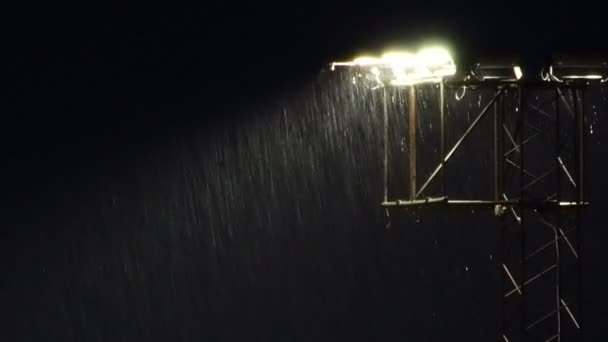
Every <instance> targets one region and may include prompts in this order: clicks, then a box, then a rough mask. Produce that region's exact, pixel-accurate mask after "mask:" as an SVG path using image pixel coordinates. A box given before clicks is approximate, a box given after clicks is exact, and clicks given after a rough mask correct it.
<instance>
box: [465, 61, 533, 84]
mask: <svg viewBox="0 0 608 342" xmlns="http://www.w3.org/2000/svg"><path fill="white" fill-rule="evenodd" d="M472 74H473V76H474V77H475V78H476V79H478V80H479V81H491V80H494V81H503V82H515V81H518V80H519V79H521V78H522V76H523V72H522V69H521V67H520V66H519V65H518V64H517V63H496V62H494V63H492V62H490V63H477V64H475V66H474V68H473V70H472Z"/></svg>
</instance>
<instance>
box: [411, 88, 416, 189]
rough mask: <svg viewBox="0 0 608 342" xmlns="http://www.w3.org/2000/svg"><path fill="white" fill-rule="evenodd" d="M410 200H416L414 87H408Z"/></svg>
mask: <svg viewBox="0 0 608 342" xmlns="http://www.w3.org/2000/svg"><path fill="white" fill-rule="evenodd" d="M409 157H410V199H411V200H415V199H416V87H415V86H413V85H412V86H410V97H409Z"/></svg>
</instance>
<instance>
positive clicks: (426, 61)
mask: <svg viewBox="0 0 608 342" xmlns="http://www.w3.org/2000/svg"><path fill="white" fill-rule="evenodd" d="M336 66H346V67H356V68H359V69H360V70H362V72H363V73H364V74H365V75H366V78H367V79H368V80H372V81H375V82H377V83H378V85H382V86H383V85H385V84H390V85H393V86H409V85H415V84H420V83H439V82H441V81H442V80H443V79H444V78H446V77H449V76H452V75H454V74H455V73H456V65H455V63H454V60H453V59H452V56H451V55H450V53H449V52H448V51H447V50H446V49H443V48H439V47H436V48H426V49H421V50H419V51H418V52H417V53H415V54H414V53H410V52H408V51H389V52H386V53H384V54H383V55H382V56H380V57H367V56H366V57H359V58H356V59H354V60H353V61H351V62H334V63H332V64H331V69H332V70H334V69H335V67H336Z"/></svg>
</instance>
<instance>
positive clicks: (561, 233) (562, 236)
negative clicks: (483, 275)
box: [376, 69, 590, 342]
mask: <svg viewBox="0 0 608 342" xmlns="http://www.w3.org/2000/svg"><path fill="white" fill-rule="evenodd" d="M519 71H520V72H521V69H520V70H519ZM516 72H517V71H516ZM437 83H438V84H439V92H440V94H439V95H440V96H439V99H440V104H439V108H440V120H441V127H440V136H441V137H440V138H441V143H440V155H441V159H440V161H439V163H438V165H437V167H436V168H435V169H434V170H433V171H432V172H431V173H430V175H428V177H427V178H426V180H425V181H424V183H422V185H421V186H420V188H418V187H417V185H418V182H417V168H416V124H415V123H416V115H417V109H416V102H417V101H416V86H415V85H411V86H409V87H406V88H407V89H408V91H409V101H408V122H409V124H408V126H409V129H408V137H409V141H408V143H409V149H408V150H409V152H408V159H409V160H408V164H409V180H408V184H409V198H407V199H394V200H391V199H389V195H388V175H389V172H388V171H389V152H388V149H389V148H388V145H389V138H388V135H389V134H388V127H389V125H388V106H387V90H386V87H382V88H383V89H382V91H383V94H384V96H383V100H384V106H383V111H384V113H383V129H384V131H383V133H384V176H383V177H384V198H383V201H382V206H383V207H384V208H386V210H387V215H388V210H389V209H396V208H416V207H422V206H430V205H431V206H461V207H482V208H488V209H492V208H493V209H494V213H495V215H496V217H497V218H498V219H499V222H500V238H499V240H500V245H501V247H500V253H499V254H500V258H499V265H498V268H499V272H500V274H501V276H502V286H501V289H502V293H503V296H502V306H501V317H502V318H501V329H500V333H499V336H497V337H498V338H499V340H501V341H505V342H514V341H529V340H534V341H536V340H538V341H545V342H549V341H560V340H561V338H562V335H563V332H564V331H566V329H568V328H569V329H570V332H571V333H572V331H574V332H573V334H574V336H575V338H582V328H581V321H582V298H581V297H582V296H581V289H582V274H581V273H582V269H581V267H582V257H581V229H582V209H583V208H585V207H586V206H588V205H589V203H588V202H587V201H586V196H585V190H584V183H585V182H584V175H585V172H584V171H585V169H584V160H585V158H584V155H585V143H584V142H585V129H584V120H585V108H584V93H585V89H586V88H587V86H588V85H589V84H590V81H589V79H588V78H580V79H559V80H557V79H545V80H544V81H540V80H539V81H534V80H526V79H521V75H518V76H517V77H515V78H514V79H481V80H480V79H473V78H471V77H469V78H467V79H465V80H464V81H455V80H447V79H441V80H439V82H437ZM377 88H378V87H376V89H377ZM446 89H452V90H460V89H464V90H469V91H475V90H478V89H479V90H481V89H486V90H488V89H489V90H493V92H494V95H493V97H492V98H491V99H490V101H488V102H487V103H486V105H485V106H484V107H483V109H482V110H481V111H480V112H479V114H478V115H477V116H476V117H475V119H474V120H473V121H472V123H471V124H470V125H469V126H468V128H467V129H466V130H465V131H464V132H463V133H462V134H461V135H460V137H459V138H458V139H457V140H456V142H455V143H454V145H452V146H451V148H450V149H449V150H447V148H446V147H447V146H446V143H447V141H446V131H447V127H446V118H445V110H446V103H445V92H446ZM538 89H543V90H545V91H547V90H548V91H552V92H553V94H554V96H553V98H552V100H551V101H550V105H552V106H553V113H547V112H546V111H543V110H541V109H540V108H536V107H534V106H533V105H531V104H528V103H527V102H526V95H527V94H528V93H529V92H533V91H535V90H538ZM565 93H569V94H571V95H572V96H571V98H572V101H571V102H573V103H570V102H569V101H568V100H567V99H566V95H565ZM507 94H509V95H513V94H516V96H517V99H518V100H517V101H518V103H517V106H516V108H517V109H516V112H512V113H507V112H506V111H505V105H504V103H505V101H507V96H506V95H507ZM563 107H565V108H567V112H568V113H569V114H570V118H571V119H572V120H573V122H572V125H573V127H574V131H573V132H571V133H573V137H574V139H566V138H565V137H564V134H563V132H562V130H563V129H562V128H561V127H560V126H561V125H563V123H562V122H561V121H562V120H563V118H562V116H563V115H564V114H563V113H560V112H561V111H560V109H562V108H563ZM530 111H531V112H533V113H537V114H542V115H546V116H548V117H549V119H551V118H552V119H551V120H552V121H553V125H552V126H549V127H544V128H539V127H534V126H533V125H531V124H530V122H528V119H527V116H528V115H529V113H528V112H530ZM492 112H493V115H494V133H493V136H494V138H493V140H494V194H493V198H487V199H476V200H470V199H452V198H450V197H449V196H448V195H447V184H446V164H447V163H448V162H449V160H450V158H451V157H452V156H453V155H454V153H455V152H456V151H457V150H458V149H459V147H460V146H461V145H462V144H463V142H465V140H467V138H468V137H469V136H470V135H471V132H472V131H474V130H475V129H476V127H478V125H479V123H480V122H481V121H482V120H483V119H484V118H485V117H487V116H490V113H492ZM509 114H511V115H512V116H513V117H517V124H516V127H514V129H512V128H510V127H507V125H506V124H505V116H506V115H509ZM526 127H531V128H532V130H533V131H534V132H533V133H531V134H526ZM551 130H552V132H551ZM541 133H549V134H553V136H554V139H555V144H554V146H553V147H554V151H553V153H554V156H553V159H554V162H553V164H551V165H548V166H547V171H546V172H543V173H542V174H540V175H539V176H536V175H533V174H532V173H531V172H530V171H529V170H528V169H527V167H526V165H525V160H526V158H529V157H526V154H525V150H526V148H525V147H526V145H529V144H531V143H533V141H534V139H535V137H537V136H538V135H540V134H541ZM507 137H508V139H507ZM507 141H508V142H509V143H510V144H511V145H513V146H511V147H510V148H509V149H507ZM567 145H570V146H571V147H572V149H573V150H574V158H573V159H574V161H573V162H572V164H573V165H568V166H567V165H565V163H564V161H563V160H562V158H561V154H562V153H563V151H564V150H565V148H566V146H567ZM513 154H517V155H518V156H519V161H518V162H514V161H513V160H512V159H511V158H510V156H512V155H513ZM507 168H513V169H515V170H517V171H518V172H517V173H518V178H519V186H518V189H516V191H515V192H518V193H515V194H507V189H506V188H505V184H506V174H507V173H506V172H505V171H506V169H507ZM570 170H574V175H572V173H571V172H570ZM551 175H553V177H555V179H556V183H555V188H554V192H553V193H551V194H547V196H546V197H545V198H542V199H535V198H530V197H529V196H528V192H529V189H530V188H531V187H533V186H534V185H535V184H536V183H538V182H540V181H542V180H547V179H548V178H549V177H550V176H551ZM530 177H532V179H531V180H528V181H526V178H530ZM437 178H439V179H440V182H441V186H440V188H441V190H440V192H441V193H440V195H438V196H425V190H427V188H428V186H429V184H431V182H433V181H434V180H435V179H437ZM564 179H566V180H567V182H568V183H569V184H571V186H572V187H573V188H574V189H575V195H574V197H573V198H566V196H565V195H564V191H563V189H562V183H563V180H564ZM546 213H550V214H551V216H552V217H547V215H546ZM572 216H573V217H574V219H573V221H572V220H571V222H570V226H569V227H566V226H565V224H566V223H565V222H566V221H568V220H567V219H566V218H570V219H572ZM535 224H536V226H542V227H545V228H549V229H548V230H547V229H545V231H547V232H548V236H547V237H546V241H547V243H545V244H543V245H541V246H535V247H536V249H534V250H530V247H529V246H527V244H528V239H529V238H528V237H527V232H528V230H529V229H535V228H538V227H535ZM513 246H518V248H519V253H518V255H517V256H516V257H515V259H513V258H511V259H512V260H509V257H508V255H507V254H508V253H507V252H508V251H509V250H510V249H512V248H513ZM552 247H553V248H552ZM564 247H567V248H566V252H565V253H564V251H562V249H564ZM549 250H553V251H554V254H553V257H550V258H551V259H552V264H551V265H549V266H548V267H545V268H543V269H541V270H536V271H533V272H529V270H528V269H527V266H528V265H529V263H530V262H531V261H532V260H533V259H534V258H535V257H537V256H538V255H540V254H542V253H545V251H549ZM568 258H570V259H572V258H574V263H575V265H576V267H575V269H574V271H573V272H571V273H572V274H566V270H567V268H566V267H565V265H566V262H567V259H568ZM571 271H572V270H571ZM549 275H552V277H554V279H555V282H554V283H553V285H552V286H551V287H553V290H554V291H555V292H554V293H553V295H552V296H554V297H553V300H554V302H553V304H552V305H550V306H549V307H547V308H545V309H546V313H545V314H544V315H541V316H540V317H529V316H530V314H529V312H530V311H531V310H530V306H531V304H530V303H529V302H528V301H527V297H528V296H530V295H532V296H544V295H547V292H546V291H543V289H544V288H543V289H541V292H538V290H537V293H534V291H533V290H531V289H530V288H531V285H532V284H534V283H537V282H539V279H542V278H543V277H547V276H549ZM566 282H570V283H575V285H574V287H575V288H576V289H577V290H576V291H574V293H569V294H566V293H565V292H566V289H568V288H572V286H569V287H564V286H563V285H564V284H565V283H566ZM528 292H532V294H530V293H528ZM549 293H551V292H549ZM514 298H519V301H516V303H515V304H513V301H514ZM514 315H515V316H516V317H517V319H515V320H514V319H513V316H514ZM562 316H563V317H568V319H562ZM550 318H554V320H553V322H554V324H553V325H550V326H549V327H548V328H547V327H545V330H543V331H542V333H547V331H549V332H551V333H550V334H549V335H548V336H547V335H546V336H538V335H535V334H537V333H538V331H537V332H535V331H534V329H538V328H537V327H539V326H540V325H542V324H547V322H550V321H551V320H550ZM547 329H548V330H547Z"/></svg>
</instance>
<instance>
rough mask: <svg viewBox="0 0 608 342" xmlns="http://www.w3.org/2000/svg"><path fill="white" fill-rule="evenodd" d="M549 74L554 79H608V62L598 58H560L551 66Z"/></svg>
mask: <svg viewBox="0 0 608 342" xmlns="http://www.w3.org/2000/svg"><path fill="white" fill-rule="evenodd" d="M549 76H550V77H551V79H552V80H554V81H567V80H587V81H594V80H595V81H602V82H605V81H606V80H608V63H607V62H605V61H598V60H595V61H594V60H568V59H558V60H557V61H556V62H554V63H553V64H552V65H551V66H550V67H549Z"/></svg>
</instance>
